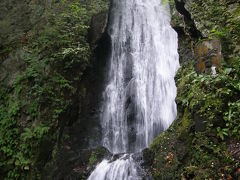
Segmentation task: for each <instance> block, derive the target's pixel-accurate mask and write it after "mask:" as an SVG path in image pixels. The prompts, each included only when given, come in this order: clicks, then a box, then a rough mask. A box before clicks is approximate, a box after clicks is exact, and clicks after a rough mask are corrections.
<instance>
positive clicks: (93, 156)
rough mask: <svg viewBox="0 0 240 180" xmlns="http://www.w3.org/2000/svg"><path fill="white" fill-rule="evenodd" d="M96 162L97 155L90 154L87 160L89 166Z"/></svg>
mask: <svg viewBox="0 0 240 180" xmlns="http://www.w3.org/2000/svg"><path fill="white" fill-rule="evenodd" d="M96 161H97V154H96V153H95V152H92V154H91V156H90V158H89V164H91V165H93V164H95V163H96Z"/></svg>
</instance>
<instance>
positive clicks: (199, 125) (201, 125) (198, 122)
mask: <svg viewBox="0 0 240 180" xmlns="http://www.w3.org/2000/svg"><path fill="white" fill-rule="evenodd" d="M193 119H194V122H195V131H196V132H204V131H205V130H206V120H205V118H203V117H201V116H200V115H199V114H198V113H195V114H194V117H193Z"/></svg>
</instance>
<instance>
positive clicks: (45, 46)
mask: <svg viewBox="0 0 240 180" xmlns="http://www.w3.org/2000/svg"><path fill="white" fill-rule="evenodd" d="M107 8H108V1H104V0H102V1H101V0H100V1H99V0H97V1H95V0H94V1H91V2H84V1H67V2H65V1H51V0H49V1H48V0H47V1H38V0H37V1H36V0H21V1H14V0H11V1H1V2H0V101H1V104H0V131H1V133H0V139H1V140H0V179H3V178H9V179H39V178H40V177H41V175H42V177H46V178H48V177H49V178H50V179H52V174H51V172H48V171H47V170H48V168H53V167H55V166H56V165H57V163H58V161H61V156H60V155H59V156H58V154H61V153H62V152H63V151H62V149H65V150H66V151H65V152H66V154H67V153H68V154H67V156H68V155H69V154H70V156H68V157H69V159H67V161H66V164H67V163H68V162H69V161H71V163H72V162H73V161H74V160H73V161H72V159H74V158H76V156H75V154H74V153H73V154H74V155H72V154H71V153H72V152H73V151H72V146H71V147H70V146H68V145H69V144H68V143H71V145H72V144H73V146H74V145H75V150H78V148H79V147H81V149H82V150H83V149H87V148H88V146H91V147H94V148H96V146H97V144H99V141H97V139H98V138H99V137H100V135H99V132H100V130H98V128H99V127H98V123H97V122H95V120H96V117H94V116H95V115H94V114H96V113H95V112H94V111H95V109H94V107H96V106H97V104H98V101H99V100H98V97H97V95H96V94H99V93H97V91H98V89H99V88H98V86H99V84H101V76H100V75H99V74H100V72H99V73H98V72H97V71H103V69H102V68H101V67H102V64H103V63H104V62H103V61H104V60H102V61H100V60H99V59H104V56H105V54H107V53H105V52H106V49H107V48H106V46H107V45H106V46H105V44H107V40H106V39H107V38H105V40H102V41H106V42H105V43H103V42H102V41H101V42H100V39H101V36H102V34H103V32H104V28H105V26H106V18H107V16H105V13H100V15H99V16H100V19H99V18H98V17H99V16H98V15H96V14H98V13H99V12H101V11H107ZM93 15H95V16H94V17H97V19H98V20H97V22H94V21H96V20H94V18H93V21H92V24H93V25H92V27H94V29H92V30H91V31H90V32H94V33H88V31H89V26H90V23H91V18H92V16H93ZM83 16H84V17H85V18H84V19H82V17H83ZM80 17H81V18H80ZM99 22H103V23H100V24H99ZM89 34H90V40H91V42H89V40H88V39H89ZM98 42H99V43H100V44H101V43H103V44H104V46H105V47H104V48H103V50H102V49H101V50H100V48H98V46H97V43H98ZM90 44H91V45H92V48H93V47H94V48H93V49H92V50H91V49H90ZM95 51H96V53H95ZM98 52H99V53H98ZM103 53H104V54H103ZM93 54H99V55H97V56H98V58H99V59H97V58H96V56H95V55H93ZM92 67H94V68H92ZM99 68H100V69H101V70H99ZM97 74H98V75H99V76H98V78H94V76H95V75H97ZM93 81H94V82H93ZM69 136H70V138H72V139H71V142H69V141H70V140H69V138H66V137H69ZM76 138H78V139H76ZM88 140H91V141H90V142H89V141H88ZM96 142H98V143H96ZM73 150H74V148H73ZM92 154H93V155H92ZM104 154H107V151H106V150H104V149H101V148H98V149H97V150H95V151H94V150H92V151H87V152H85V151H84V152H83V151H82V152H81V155H80V156H81V158H82V156H85V160H83V161H82V159H81V158H80V159H81V163H84V164H86V163H88V162H89V159H91V163H92V164H94V162H95V161H96V160H97V159H98V158H101V157H102V156H103V155H104ZM91 155H92V156H91ZM77 156H78V155H77ZM70 158H72V159H70ZM59 159H60V160H59ZM77 161H79V159H78V158H77ZM61 162H62V161H61ZM74 168H75V169H76V166H74ZM71 170H72V169H70V172H71ZM68 174H69V172H68ZM68 174H67V173H66V174H65V175H66V176H67V175H68ZM77 174H78V177H80V176H81V175H83V173H82V174H81V173H77Z"/></svg>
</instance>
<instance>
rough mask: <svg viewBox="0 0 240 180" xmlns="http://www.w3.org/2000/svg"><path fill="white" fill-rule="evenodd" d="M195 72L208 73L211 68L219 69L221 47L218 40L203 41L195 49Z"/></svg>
mask: <svg viewBox="0 0 240 180" xmlns="http://www.w3.org/2000/svg"><path fill="white" fill-rule="evenodd" d="M195 51H196V62H195V63H196V71H197V72H198V73H210V72H211V68H212V67H216V68H217V69H219V68H220V67H221V60H222V46H221V42H220V41H219V40H218V39H212V40H204V41H202V42H200V43H199V44H198V45H197V47H196V50H195Z"/></svg>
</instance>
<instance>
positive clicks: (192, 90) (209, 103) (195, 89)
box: [177, 65, 240, 139]
mask: <svg viewBox="0 0 240 180" xmlns="http://www.w3.org/2000/svg"><path fill="white" fill-rule="evenodd" d="M179 73H182V74H184V76H182V78H181V79H179V80H178V82H177V83H178V87H179V90H178V91H179V95H178V98H177V101H178V102H179V103H180V104H182V105H183V106H185V107H188V108H190V109H191V110H192V111H194V112H196V113H198V114H201V116H202V117H205V118H207V125H208V128H209V129H211V128H212V127H218V126H219V127H218V128H216V131H217V133H218V135H219V137H221V139H224V137H235V138H240V134H239V132H240V131H239V128H240V125H239V117H240V111H239V99H238V95H239V93H240V88H239V86H240V83H239V81H238V79H239V77H240V75H239V74H238V72H237V71H236V69H234V68H225V69H224V70H220V71H219V72H218V74H217V76H216V77H213V76H212V75H202V74H200V75H198V74H197V73H195V71H194V68H193V65H189V67H187V68H184V69H181V70H180V72H179Z"/></svg>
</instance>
